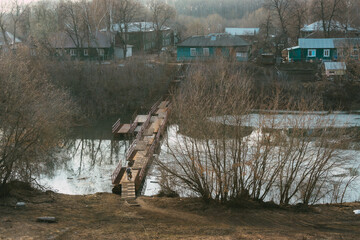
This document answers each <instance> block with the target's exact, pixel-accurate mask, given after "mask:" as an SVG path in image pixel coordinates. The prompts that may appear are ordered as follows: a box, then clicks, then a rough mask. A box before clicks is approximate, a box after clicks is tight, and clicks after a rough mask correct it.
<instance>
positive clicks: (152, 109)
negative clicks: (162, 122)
mask: <svg viewBox="0 0 360 240" xmlns="http://www.w3.org/2000/svg"><path fill="white" fill-rule="evenodd" d="M160 103H161V98H160V99H159V100H157V102H156V103H155V104H154V105H153V106H152V107H151V109H150V112H149V114H150V115H152V114H154V112H155V111H156V109H157V108H158V106H159V104H160Z"/></svg>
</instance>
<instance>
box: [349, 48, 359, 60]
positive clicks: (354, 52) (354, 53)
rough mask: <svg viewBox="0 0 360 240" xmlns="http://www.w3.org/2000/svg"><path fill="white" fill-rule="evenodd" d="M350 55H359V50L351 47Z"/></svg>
mask: <svg viewBox="0 0 360 240" xmlns="http://www.w3.org/2000/svg"><path fill="white" fill-rule="evenodd" d="M351 56H352V57H355V58H357V57H359V50H358V49H357V48H353V49H352V50H351Z"/></svg>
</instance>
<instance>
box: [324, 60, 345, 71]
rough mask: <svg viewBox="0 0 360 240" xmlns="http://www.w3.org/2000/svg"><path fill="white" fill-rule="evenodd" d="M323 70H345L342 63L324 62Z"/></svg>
mask: <svg viewBox="0 0 360 240" xmlns="http://www.w3.org/2000/svg"><path fill="white" fill-rule="evenodd" d="M324 66H325V70H346V64H345V63H344V62H324Z"/></svg>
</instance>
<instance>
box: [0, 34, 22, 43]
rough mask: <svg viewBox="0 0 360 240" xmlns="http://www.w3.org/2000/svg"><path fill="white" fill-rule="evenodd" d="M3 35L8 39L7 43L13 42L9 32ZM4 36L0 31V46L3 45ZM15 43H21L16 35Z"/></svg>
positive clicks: (12, 36)
mask: <svg viewBox="0 0 360 240" xmlns="http://www.w3.org/2000/svg"><path fill="white" fill-rule="evenodd" d="M5 37H6V39H7V40H8V43H9V44H14V35H13V34H12V33H10V32H5ZM5 37H4V35H3V34H2V32H1V31H0V46H3V45H5ZM15 43H21V40H20V39H19V38H17V37H15Z"/></svg>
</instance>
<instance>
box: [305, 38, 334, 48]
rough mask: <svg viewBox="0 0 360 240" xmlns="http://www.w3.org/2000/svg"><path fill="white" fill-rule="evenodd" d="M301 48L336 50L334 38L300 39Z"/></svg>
mask: <svg viewBox="0 0 360 240" xmlns="http://www.w3.org/2000/svg"><path fill="white" fill-rule="evenodd" d="M299 47H300V48H335V45H334V40H333V39H332V38H299Z"/></svg>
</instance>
